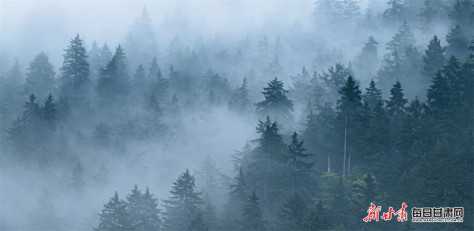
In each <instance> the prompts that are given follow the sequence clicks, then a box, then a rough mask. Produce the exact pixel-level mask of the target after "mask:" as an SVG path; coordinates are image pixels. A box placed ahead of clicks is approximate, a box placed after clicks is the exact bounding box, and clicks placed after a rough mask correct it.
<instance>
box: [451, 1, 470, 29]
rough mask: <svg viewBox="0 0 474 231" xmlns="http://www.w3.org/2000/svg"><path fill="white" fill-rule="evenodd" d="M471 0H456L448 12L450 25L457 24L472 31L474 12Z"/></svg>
mask: <svg viewBox="0 0 474 231" xmlns="http://www.w3.org/2000/svg"><path fill="white" fill-rule="evenodd" d="M473 12H474V11H473V2H472V0H456V2H455V3H454V6H453V8H452V9H451V11H450V12H449V19H450V20H451V25H452V26H455V25H459V26H461V27H462V28H464V29H466V30H468V31H470V32H473V29H472V28H473V27H474V13H473Z"/></svg>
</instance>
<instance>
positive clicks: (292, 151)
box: [288, 132, 314, 192]
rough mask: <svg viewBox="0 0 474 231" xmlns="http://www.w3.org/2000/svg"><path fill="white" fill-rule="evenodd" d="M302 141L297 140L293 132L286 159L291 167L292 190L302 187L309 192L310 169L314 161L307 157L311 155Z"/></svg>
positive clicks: (296, 135) (311, 183)
mask: <svg viewBox="0 0 474 231" xmlns="http://www.w3.org/2000/svg"><path fill="white" fill-rule="evenodd" d="M303 143H304V141H303V140H302V141H299V140H298V133H296V132H294V133H293V135H292V136H291V143H290V145H288V150H289V152H288V160H289V165H290V167H291V184H292V187H293V190H297V189H299V188H302V189H309V190H308V191H309V192H311V191H312V190H311V189H312V188H311V185H313V182H311V169H312V167H313V166H314V163H313V162H311V160H309V159H308V157H311V156H313V155H311V154H307V153H306V149H305V148H304V147H303ZM301 191H303V190H301Z"/></svg>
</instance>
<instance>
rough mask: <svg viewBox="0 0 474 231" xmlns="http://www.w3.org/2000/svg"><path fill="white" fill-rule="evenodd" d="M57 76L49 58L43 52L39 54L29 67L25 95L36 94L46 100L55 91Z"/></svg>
mask: <svg viewBox="0 0 474 231" xmlns="http://www.w3.org/2000/svg"><path fill="white" fill-rule="evenodd" d="M55 75H56V73H55V72H54V68H53V65H51V63H50V62H49V59H48V56H47V55H46V54H45V53H43V52H41V53H39V54H38V55H37V56H36V57H35V59H34V60H33V61H32V62H31V63H30V66H29V67H28V72H27V73H26V82H25V86H24V90H23V92H24V94H26V95H31V94H34V95H35V96H36V97H39V98H40V99H43V98H46V96H47V95H48V94H49V93H51V92H53V91H54V84H55V79H54V76H55Z"/></svg>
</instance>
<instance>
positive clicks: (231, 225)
mask: <svg viewBox="0 0 474 231" xmlns="http://www.w3.org/2000/svg"><path fill="white" fill-rule="evenodd" d="M229 188H230V191H229V199H228V200H227V202H226V203H225V204H224V210H223V214H222V220H221V225H220V228H221V229H223V230H240V229H239V225H240V220H241V219H242V217H241V215H242V211H243V209H244V207H245V204H246V202H247V198H248V196H247V194H248V189H247V183H246V181H245V176H244V171H243V170H242V167H239V173H238V175H237V176H235V177H234V178H233V179H232V183H230V185H229Z"/></svg>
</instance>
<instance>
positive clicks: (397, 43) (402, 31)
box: [387, 21, 415, 54]
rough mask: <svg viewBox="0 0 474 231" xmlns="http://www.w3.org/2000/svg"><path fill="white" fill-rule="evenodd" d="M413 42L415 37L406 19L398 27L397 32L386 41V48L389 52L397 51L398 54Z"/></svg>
mask: <svg viewBox="0 0 474 231" xmlns="http://www.w3.org/2000/svg"><path fill="white" fill-rule="evenodd" d="M414 44H415V38H414V36H413V32H412V30H411V28H410V26H409V25H408V23H407V22H406V21H403V23H402V24H401V25H400V27H399V28H398V31H397V33H396V34H395V35H394V36H393V37H392V40H390V41H389V42H388V43H387V50H389V51H391V52H397V53H398V54H404V53H405V50H406V49H407V48H408V47H410V46H413V45H414Z"/></svg>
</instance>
